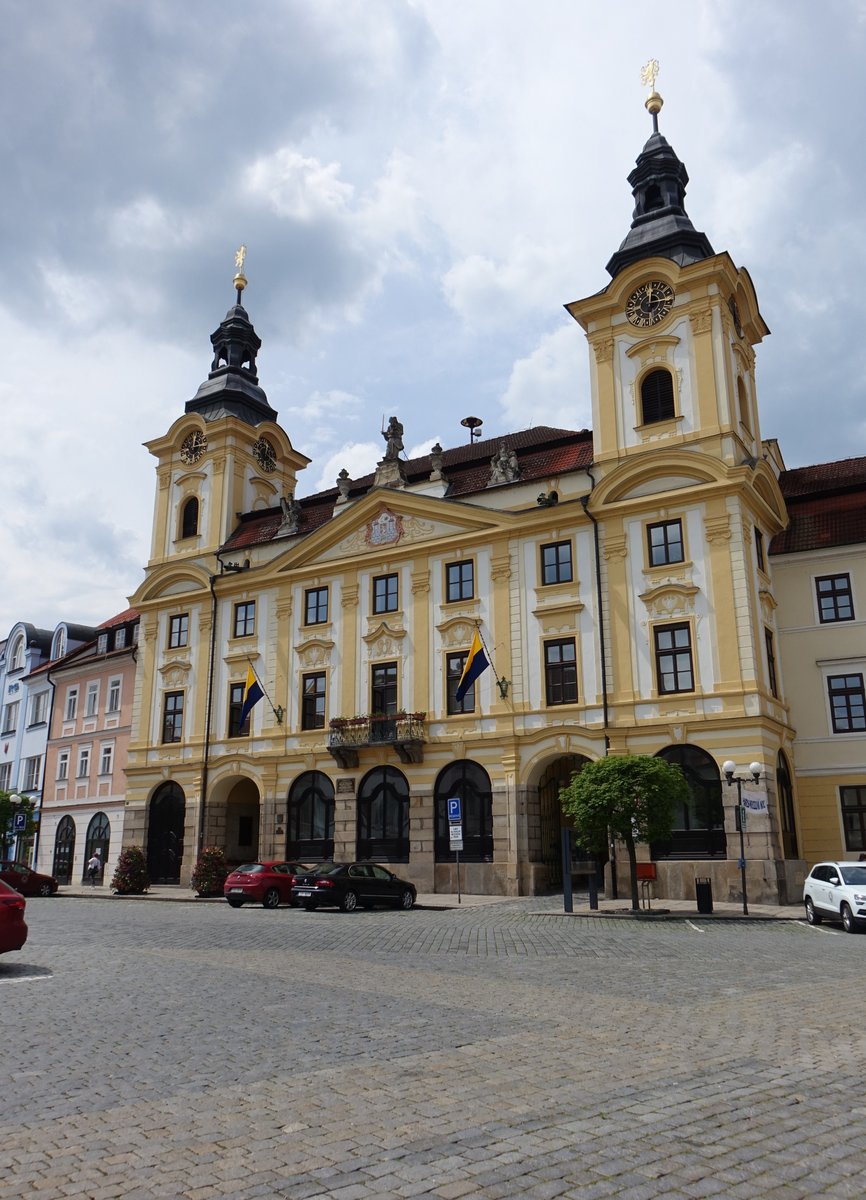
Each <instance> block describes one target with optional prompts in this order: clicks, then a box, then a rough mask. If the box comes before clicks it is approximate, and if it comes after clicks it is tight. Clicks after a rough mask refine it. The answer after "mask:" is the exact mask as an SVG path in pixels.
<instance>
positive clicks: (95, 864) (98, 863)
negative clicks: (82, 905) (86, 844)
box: [87, 850, 102, 887]
mask: <svg viewBox="0 0 866 1200" xmlns="http://www.w3.org/2000/svg"><path fill="white" fill-rule="evenodd" d="M100 854H101V851H100V850H94V851H93V857H92V858H90V859H88V862H87V878H88V879H89V880H90V886H91V887H96V881H97V879H99V877H100V875H101V874H102V859H101V858H100Z"/></svg>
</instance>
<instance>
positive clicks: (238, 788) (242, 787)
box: [225, 779, 259, 866]
mask: <svg viewBox="0 0 866 1200" xmlns="http://www.w3.org/2000/svg"><path fill="white" fill-rule="evenodd" d="M225 820H226V823H225V854H226V861H227V862H228V864H229V866H240V864H241V863H245V862H246V863H248V862H255V861H256V859H257V858H258V856H259V789H258V788H257V787H256V785H255V783H253V781H252V779H239V780H238V781H237V783H236V784H235V785H234V786H233V787H232V790H231V791H230V792H229V794H228V797H227V799H226V817H225Z"/></svg>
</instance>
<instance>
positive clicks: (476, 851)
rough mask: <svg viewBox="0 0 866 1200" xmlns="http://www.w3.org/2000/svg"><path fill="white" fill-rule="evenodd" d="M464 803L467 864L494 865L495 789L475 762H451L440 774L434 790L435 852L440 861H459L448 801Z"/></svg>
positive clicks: (463, 850) (464, 853)
mask: <svg viewBox="0 0 866 1200" xmlns="http://www.w3.org/2000/svg"><path fill="white" fill-rule="evenodd" d="M452 796H459V798H460V800H461V801H462V818H463V820H462V824H463V849H462V850H461V851H460V857H461V859H462V860H463V862H493V788H492V787H491V784H490V776H489V775H488V774H487V772H486V771H485V770H484V768H483V767H481V766H479V765H478V763H476V762H472V760H471V759H468V758H463V759H459V760H458V761H457V762H453V763H449V764H448V766H447V767H445V768H444V770H442V771H440V772H439V777H438V778H437V780H436V786H435V788H434V789H433V805H434V809H435V813H436V829H435V835H434V850H435V857H436V862H455V861H456V858H457V855H456V854H455V852H454V851H453V850H452V849H451V839H450V834H449V829H448V800H449V799H450V798H451V797H452Z"/></svg>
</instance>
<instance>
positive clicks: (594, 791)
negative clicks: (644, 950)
mask: <svg viewBox="0 0 866 1200" xmlns="http://www.w3.org/2000/svg"><path fill="white" fill-rule="evenodd" d="M688 795H689V789H688V784H687V783H686V780H685V777H684V775H683V773H682V771H681V770H680V768H679V767H677V766H674V765H672V764H671V763H668V762H666V761H665V760H664V759H663V758H654V757H653V756H652V755H649V754H626V755H620V756H614V757H610V758H600V759H598V760H597V761H596V762H589V763H586V764H585V765H584V766H583V767H581V769H580V771H578V772H577V773H576V774H574V775H573V776H572V778H571V783H570V784H569V785H568V787H564V788H563V789H562V791H561V792H560V793H559V798H560V801H561V803H562V808H563V811H564V812H566V813H568V814H569V816H570V817H571V818H572V820H573V821H574V828H575V832H576V834H577V837H578V840H579V841H581V842H582V843H583V844H584V845H585V846H587V847H588V849H590V850H603V849H604V848H605V847H606V845H607V840H608V836H609V833H610V834H613V836H614V837H615V838H617V839H618V840H619V841H621V842H624V843H625V846H626V849H627V850H628V861H629V869H630V871H631V906H632V908H633V909H635V910H636V911H637V910H638V909H639V908H640V902H639V901H638V894H637V856H636V854H635V843H636V842H656V841H665V840H666V839H667V838H669V837H670V835H671V830H672V829H673V819H674V812H675V811H676V807H677V805H682V804H685V803H686V801H687V800H688Z"/></svg>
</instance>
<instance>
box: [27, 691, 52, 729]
mask: <svg viewBox="0 0 866 1200" xmlns="http://www.w3.org/2000/svg"><path fill="white" fill-rule="evenodd" d="M47 720H48V693H47V692H37V694H36V695H35V696H34V697H33V699H32V700H31V701H30V724H31V725H44V724H45V722H46V721H47Z"/></svg>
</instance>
